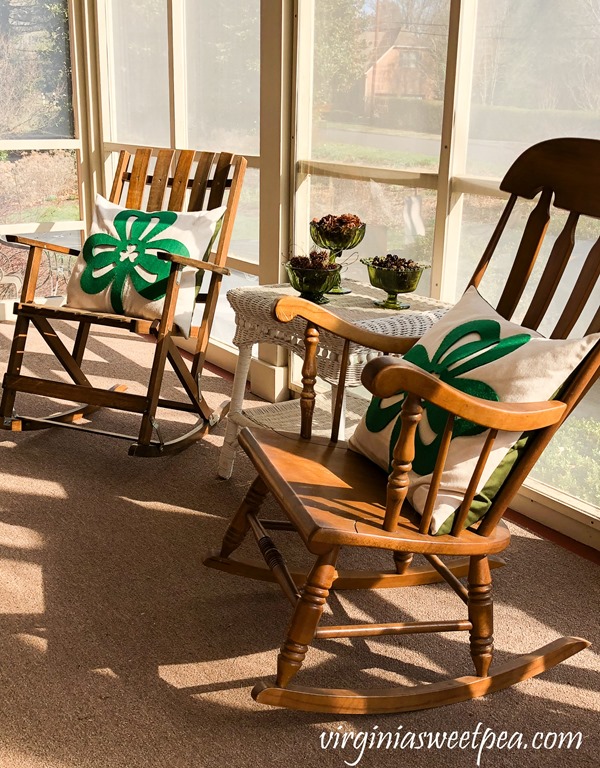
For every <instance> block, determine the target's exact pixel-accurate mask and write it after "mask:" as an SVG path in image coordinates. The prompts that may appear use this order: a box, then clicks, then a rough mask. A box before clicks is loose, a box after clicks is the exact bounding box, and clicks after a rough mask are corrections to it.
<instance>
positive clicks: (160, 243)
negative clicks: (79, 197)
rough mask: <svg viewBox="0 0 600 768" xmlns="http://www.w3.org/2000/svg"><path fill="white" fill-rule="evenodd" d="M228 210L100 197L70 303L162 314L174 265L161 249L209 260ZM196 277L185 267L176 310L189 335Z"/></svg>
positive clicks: (155, 315) (79, 306) (130, 314)
mask: <svg viewBox="0 0 600 768" xmlns="http://www.w3.org/2000/svg"><path fill="white" fill-rule="evenodd" d="M225 211H226V208H225V207H224V206H221V207H220V208H213V209H212V210H211V211H197V212H196V211H194V212H183V213H177V212H176V211H153V212H151V213H147V212H145V211H136V210H132V209H127V208H123V207H121V206H120V205H115V204H114V203H111V202H109V201H108V200H106V199H105V198H104V197H102V196H101V195H96V208H95V211H94V220H93V224H92V229H91V233H90V236H89V237H88V238H87V240H86V241H85V243H84V245H83V249H82V251H81V254H80V255H79V257H78V259H77V261H76V263H75V266H74V268H73V272H72V273H71V277H70V279H69V284H68V286H67V306H68V307H74V308H77V309H89V310H92V311H94V312H109V313H114V314H118V315H127V316H128V317H141V318H144V319H146V320H155V319H157V318H160V316H161V314H162V310H163V305H164V298H165V291H166V287H167V279H168V277H169V271H170V268H171V264H170V262H168V261H163V260H162V259H159V258H158V257H157V255H156V254H157V252H159V251H168V252H169V253H173V254H176V255H178V256H185V257H191V258H193V259H198V260H205V259H207V258H208V257H209V255H210V250H211V248H212V245H213V243H214V241H215V239H216V237H217V235H218V233H219V230H220V228H221V223H222V220H223V216H224V215H225ZM196 275H197V270H195V269H193V268H192V267H184V268H183V270H182V273H181V283H180V286H179V295H178V298H177V306H176V309H175V323H176V324H177V325H178V326H179V328H180V329H181V332H182V333H183V334H184V335H185V336H186V337H187V336H189V333H190V327H191V324H192V314H193V311H194V301H195V298H196V294H197V286H196V282H197V281H196ZM199 277H200V280H201V278H202V275H199Z"/></svg>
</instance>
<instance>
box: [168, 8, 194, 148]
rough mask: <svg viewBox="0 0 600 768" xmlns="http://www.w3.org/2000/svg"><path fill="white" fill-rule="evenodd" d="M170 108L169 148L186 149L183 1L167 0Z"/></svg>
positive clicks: (186, 122)
mask: <svg viewBox="0 0 600 768" xmlns="http://www.w3.org/2000/svg"><path fill="white" fill-rule="evenodd" d="M167 23H168V41H169V42H168V44H169V108H170V112H171V115H170V121H171V146H172V147H174V148H175V147H176V148H177V149H187V148H188V141H189V139H188V121H187V72H186V61H185V40H186V37H185V2H184V0H168V5H167Z"/></svg>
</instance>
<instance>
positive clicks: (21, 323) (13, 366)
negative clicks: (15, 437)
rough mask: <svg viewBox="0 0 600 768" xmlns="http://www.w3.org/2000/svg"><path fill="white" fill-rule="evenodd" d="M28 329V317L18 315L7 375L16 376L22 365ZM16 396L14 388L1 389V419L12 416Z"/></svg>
mask: <svg viewBox="0 0 600 768" xmlns="http://www.w3.org/2000/svg"><path fill="white" fill-rule="evenodd" d="M28 330H29V318H28V317H25V316H23V315H18V316H17V321H16V323H15V334H14V336H13V342H12V346H11V349H10V356H9V358H8V365H7V366H6V374H7V375H12V376H18V375H19V373H21V366H22V365H23V354H24V352H25V343H26V341H27V331H28ZM16 397H17V393H16V392H15V390H12V389H6V387H5V388H4V389H3V390H2V401H1V402H0V416H1V417H2V418H3V419H11V418H12V414H13V408H14V407H15V399H16Z"/></svg>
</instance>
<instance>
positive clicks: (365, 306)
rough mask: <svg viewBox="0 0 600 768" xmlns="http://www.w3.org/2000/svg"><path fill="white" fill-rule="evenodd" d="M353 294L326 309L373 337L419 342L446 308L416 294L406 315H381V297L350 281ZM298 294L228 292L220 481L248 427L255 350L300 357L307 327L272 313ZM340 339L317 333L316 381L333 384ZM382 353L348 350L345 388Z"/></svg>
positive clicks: (285, 289)
mask: <svg viewBox="0 0 600 768" xmlns="http://www.w3.org/2000/svg"><path fill="white" fill-rule="evenodd" d="M344 285H345V286H347V287H349V288H351V289H352V293H351V294H348V295H344V296H335V297H331V301H330V303H329V304H327V309H328V310H329V311H331V312H332V313H333V314H335V315H337V316H338V317H340V318H342V319H344V320H346V321H348V322H350V323H353V324H354V325H356V326H358V327H362V328H366V329H368V330H370V331H374V332H376V333H383V334H386V335H394V336H416V337H420V336H422V335H423V334H424V333H425V331H426V330H428V328H430V327H431V326H432V325H433V324H434V323H435V322H436V320H438V319H439V318H440V317H441V316H442V315H443V314H444V312H446V311H447V309H448V308H449V307H450V306H451V305H449V304H445V303H443V302H440V301H437V300H436V299H431V298H428V297H426V296H419V295H418V294H407V295H406V296H405V298H406V300H407V303H409V304H410V305H411V306H410V308H409V309H407V310H402V311H394V310H389V309H381V308H379V307H376V306H375V305H374V300H377V299H379V300H381V299H382V298H383V297H384V294H383V292H382V291H380V290H378V289H377V288H373V287H372V286H370V285H364V284H363V283H358V282H356V281H352V280H346V281H344ZM294 295H297V292H296V291H295V290H294V289H293V288H292V287H291V285H289V284H288V283H285V284H276V285H262V286H243V287H240V288H233V289H232V290H230V291H228V292H227V299H228V301H229V303H230V304H231V306H232V308H233V310H234V312H235V322H236V331H235V335H234V338H233V343H234V344H235V345H236V346H237V347H238V349H239V358H238V362H237V365H236V369H235V375H234V381H233V389H232V394H231V401H230V407H229V415H228V419H227V430H226V434H225V439H224V443H223V447H222V449H221V452H220V457H219V471H218V473H219V476H220V477H223V478H229V477H231V473H232V470H233V464H234V461H235V451H236V448H237V435H238V432H239V430H240V428H241V427H242V426H244V425H247V424H248V423H249V421H248V419H246V418H245V417H244V414H243V411H242V405H243V400H244V393H245V388H246V381H247V378H248V373H249V370H250V362H251V358H252V347H253V346H254V344H260V343H270V344H276V345H278V346H281V347H284V348H285V349H287V350H288V351H290V352H294V353H295V354H297V355H299V356H300V357H303V356H304V333H305V329H306V321H305V320H304V319H303V318H301V317H297V318H295V319H294V320H292V321H290V322H289V323H282V322H280V321H278V320H277V319H276V318H275V317H274V315H273V312H272V308H273V305H274V303H275V301H276V300H277V299H279V298H281V297H282V296H294ZM343 346H344V339H342V338H341V337H339V336H337V335H335V334H333V333H330V332H328V331H320V334H319V346H318V350H317V370H318V375H319V376H320V377H321V378H323V379H324V380H326V381H328V382H329V383H331V384H334V385H335V383H336V382H337V380H338V378H339V373H340V363H341V356H342V350H343ZM381 354H383V353H382V352H379V351H377V350H375V349H370V348H368V347H363V346H361V345H359V344H354V343H352V344H351V345H350V355H349V359H348V368H347V372H346V386H347V387H356V386H358V385H359V384H360V374H361V372H362V369H363V368H364V366H365V364H366V363H367V362H368V361H369V360H371V359H372V358H374V357H378V356H380V355H381Z"/></svg>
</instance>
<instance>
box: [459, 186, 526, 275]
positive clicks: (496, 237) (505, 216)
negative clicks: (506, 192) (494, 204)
mask: <svg viewBox="0 0 600 768" xmlns="http://www.w3.org/2000/svg"><path fill="white" fill-rule="evenodd" d="M518 199H519V196H518V195H516V194H513V195H511V196H510V197H509V199H508V201H507V203H506V205H505V206H504V210H503V211H502V215H501V216H500V219H499V220H498V223H497V224H496V226H495V227H494V231H493V233H492V236H491V238H490V241H489V243H488V244H487V246H486V249H485V250H484V252H483V254H482V256H481V258H480V259H479V262H478V264H477V266H476V267H475V272H473V275H472V277H471V279H470V280H469V284H468V285H467V288H470V287H471V286H474V287H475V288H478V287H479V283H480V282H481V280H482V278H483V276H484V274H485V271H486V269H487V267H488V264H489V263H490V259H491V258H492V256H493V255H494V251H495V250H496V247H497V245H498V243H499V242H500V238H501V237H502V233H503V232H504V229H505V227H506V225H507V224H508V220H509V219H510V214H511V213H512V211H513V208H514V207H515V203H516V202H517V200H518Z"/></svg>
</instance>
